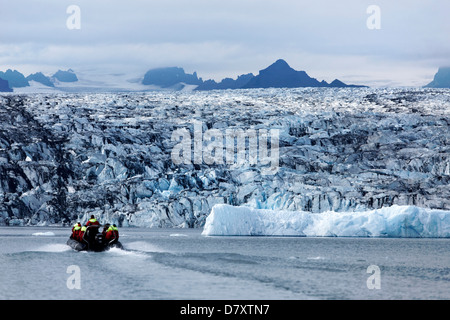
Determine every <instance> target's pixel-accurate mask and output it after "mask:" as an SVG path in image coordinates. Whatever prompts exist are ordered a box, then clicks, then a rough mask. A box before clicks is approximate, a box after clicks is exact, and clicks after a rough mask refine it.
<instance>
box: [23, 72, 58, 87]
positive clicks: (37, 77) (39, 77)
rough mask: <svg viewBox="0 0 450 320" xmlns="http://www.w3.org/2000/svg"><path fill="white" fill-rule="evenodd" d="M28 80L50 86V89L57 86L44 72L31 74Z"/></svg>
mask: <svg viewBox="0 0 450 320" xmlns="http://www.w3.org/2000/svg"><path fill="white" fill-rule="evenodd" d="M26 79H27V80H28V81H36V82H39V83H42V84H43V85H45V86H48V87H54V86H55V85H54V84H53V82H52V81H51V80H50V78H49V77H47V76H45V75H44V74H43V73H42V72H36V73H33V74H30V75H29V76H28V77H27V78H26Z"/></svg>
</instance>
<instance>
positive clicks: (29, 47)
mask: <svg viewBox="0 0 450 320" xmlns="http://www.w3.org/2000/svg"><path fill="white" fill-rule="evenodd" d="M69 5H77V6H78V7H79V8H80V10H81V13H80V29H73V30H71V29H69V28H67V25H66V21H67V19H68V18H69V16H70V14H68V13H67V12H66V10H67V8H68V7H69ZM370 5H377V6H378V7H379V8H380V12H381V14H380V23H381V29H369V28H368V27H367V20H368V18H370V17H371V14H368V13H367V8H368V7H369V6H370ZM0 12H1V15H0V70H3V71H4V70H6V69H8V68H13V69H17V70H19V71H21V72H23V73H24V74H25V75H28V74H30V73H33V72H37V71H43V72H44V73H48V74H52V73H54V72H55V71H57V70H58V69H67V68H72V69H74V70H75V71H76V72H77V71H79V72H98V71H102V72H105V71H107V72H111V73H124V72H126V73H133V74H136V75H139V74H141V75H142V76H143V75H144V74H145V72H146V71H147V70H148V69H151V68H155V67H166V66H179V67H183V68H184V69H185V71H186V72H189V73H192V72H194V71H197V73H198V75H199V76H200V77H202V78H203V79H204V80H206V79H215V80H221V79H222V78H224V77H233V78H236V76H238V75H240V74H243V73H249V72H253V73H254V74H257V73H258V71H259V70H260V69H264V68H265V67H267V66H268V65H270V64H271V63H273V62H274V61H275V60H277V59H279V58H282V59H285V60H286V61H287V62H288V63H289V64H290V65H291V67H293V68H294V69H296V70H305V71H306V72H307V73H308V74H309V75H310V76H312V77H315V78H317V79H318V80H326V81H328V82H330V81H332V80H334V79H335V78H339V79H341V80H343V81H344V82H347V83H357V84H367V85H371V86H395V85H400V86H422V85H425V84H427V83H428V82H430V81H431V80H432V78H433V76H434V74H435V73H436V71H437V69H438V67H439V66H445V65H447V66H450V18H449V13H450V1H449V0H428V1H423V0H407V1H406V0H395V1H392V0H391V1H384V0H383V1H381V0H371V1H365V0H340V1H336V0H314V1H301V0H226V1H224V0H158V1H144V0H140V1H139V0H127V1H125V0H123V1H115V0H89V1H84V0H70V1H66V0H16V1H12V0H0Z"/></svg>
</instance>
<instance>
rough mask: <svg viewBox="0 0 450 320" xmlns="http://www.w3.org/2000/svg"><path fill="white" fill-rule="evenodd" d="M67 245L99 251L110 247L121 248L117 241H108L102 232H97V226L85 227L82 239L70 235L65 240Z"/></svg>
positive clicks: (78, 249)
mask: <svg viewBox="0 0 450 320" xmlns="http://www.w3.org/2000/svg"><path fill="white" fill-rule="evenodd" d="M67 245H69V246H70V247H71V248H72V249H74V250H77V251H95V252H101V251H105V250H109V249H111V248H119V249H123V246H122V244H121V243H120V242H119V241H116V240H112V241H109V242H108V241H107V240H106V239H105V238H104V236H103V234H102V233H101V232H99V226H89V227H87V229H86V232H85V233H84V237H83V240H82V241H78V240H75V239H73V238H72V236H70V238H69V240H67Z"/></svg>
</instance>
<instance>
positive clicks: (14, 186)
mask: <svg viewBox="0 0 450 320" xmlns="http://www.w3.org/2000/svg"><path fill="white" fill-rule="evenodd" d="M449 106H450V91H449V90H448V89H414V88H380V89H376V88H359V89H356V88H353V89H350V88H341V89H338V88H335V89H331V88H321V89H320V88H301V89H252V90H222V91H209V92H191V93H188V92H145V93H90V94H88V93H73V94H70V93H48V94H45V93H38V94H21V95H18V94H4V95H0V123H1V126H0V225H49V224H71V223H72V222H74V221H77V220H83V219H86V218H87V217H89V216H90V215H91V214H95V215H96V216H97V217H98V218H99V219H100V220H101V221H105V222H110V223H116V224H118V225H119V226H141V227H174V226H175V227H177V226H180V227H203V226H204V224H205V221H206V218H207V217H208V215H209V214H210V212H211V209H212V208H213V207H214V205H216V204H230V205H233V206H242V205H246V206H250V207H253V208H258V209H270V210H284V211H305V212H311V213H320V212H327V211H335V212H345V211H362V210H373V209H380V208H383V207H390V206H393V205H407V206H417V207H422V208H430V209H441V210H450V188H449V185H450V108H449ZM193 121H196V122H197V123H201V124H202V129H203V132H205V131H206V130H209V129H218V130H220V131H221V132H225V131H226V130H227V129H232V130H235V129H241V130H243V131H245V132H249V131H250V130H256V131H258V130H270V129H277V130H279V170H277V171H276V174H273V175H264V174H262V172H261V169H262V167H261V166H260V165H259V163H258V164H256V165H253V164H252V165H250V164H244V165H241V166H230V165H226V164H222V165H219V164H213V165H208V164H206V163H204V162H202V163H200V164H197V163H191V164H175V163H173V161H172V159H171V152H172V150H173V148H174V146H175V145H176V143H177V142H176V141H172V140H171V136H172V133H173V132H174V131H175V130H177V129H186V130H187V131H189V133H190V134H191V136H192V133H193V130H194V124H193Z"/></svg>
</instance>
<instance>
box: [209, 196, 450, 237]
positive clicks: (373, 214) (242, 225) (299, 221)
mask: <svg viewBox="0 0 450 320" xmlns="http://www.w3.org/2000/svg"><path fill="white" fill-rule="evenodd" d="M202 234H203V235H205V236H301V237H305V236H307V237H398V238H404V237H411V238H417V237H427V238H449V237H450V211H443V210H433V209H425V208H419V207H415V206H392V207H385V208H381V209H376V210H370V211H364V212H334V211H327V212H322V213H310V212H305V211H274V210H267V209H254V208H251V207H244V206H241V207H234V206H230V205H225V204H218V205H215V206H214V207H213V208H212V210H211V214H210V215H209V216H208V218H207V219H206V223H205V227H204V229H203V233H202Z"/></svg>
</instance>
